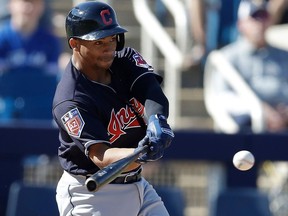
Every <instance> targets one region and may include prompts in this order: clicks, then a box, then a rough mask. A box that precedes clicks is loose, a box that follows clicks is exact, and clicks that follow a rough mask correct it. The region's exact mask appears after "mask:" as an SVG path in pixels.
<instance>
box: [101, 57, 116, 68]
mask: <svg viewBox="0 0 288 216" xmlns="http://www.w3.org/2000/svg"><path fill="white" fill-rule="evenodd" d="M113 61H114V58H106V59H102V61H101V65H102V66H103V67H104V68H106V69H108V68H110V67H111V65H112V63H113Z"/></svg>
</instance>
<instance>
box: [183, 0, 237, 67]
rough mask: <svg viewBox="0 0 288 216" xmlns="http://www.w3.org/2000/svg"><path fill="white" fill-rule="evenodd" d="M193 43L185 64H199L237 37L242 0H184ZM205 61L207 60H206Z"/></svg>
mask: <svg viewBox="0 0 288 216" xmlns="http://www.w3.org/2000/svg"><path fill="white" fill-rule="evenodd" d="M185 1H186V4H187V6H188V8H189V13H188V15H189V20H190V26H191V28H190V29H191V36H192V39H193V46H192V50H191V53H190V55H188V56H187V60H186V63H185V65H186V66H187V67H188V66H189V65H194V64H198V63H199V62H200V61H202V60H204V61H205V57H206V56H207V55H208V53H209V52H210V51H212V50H214V49H218V48H221V47H223V46H225V45H227V44H229V43H231V42H233V41H235V40H236V38H237V36H238V31H237V28H236V22H237V10H238V6H239V2H240V0H185ZM203 63H204V62H203Z"/></svg>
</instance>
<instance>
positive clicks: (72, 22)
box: [53, 1, 174, 216]
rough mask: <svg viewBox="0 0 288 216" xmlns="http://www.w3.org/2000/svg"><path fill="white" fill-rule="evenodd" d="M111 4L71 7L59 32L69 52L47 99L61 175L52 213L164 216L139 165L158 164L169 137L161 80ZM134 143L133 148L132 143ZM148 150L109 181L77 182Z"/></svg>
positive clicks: (164, 209) (101, 3) (83, 215)
mask: <svg viewBox="0 0 288 216" xmlns="http://www.w3.org/2000/svg"><path fill="white" fill-rule="evenodd" d="M125 32H127V31H126V30H125V29H124V28H122V27H121V26H120V25H119V24H118V22H117V18H116V14H115V11H114V10H113V8H111V6H109V5H108V4H106V3H103V2H99V1H98V2H96V1H88V2H84V3H80V4H79V5H78V6H76V7H74V8H72V10H71V11H70V12H69V13H68V16H67V18H66V33H67V38H68V43H69V46H70V47H71V49H72V51H73V54H72V58H71V61H70V62H69V63H68V65H67V68H66V70H65V72H64V74H63V76H62V77H61V81H60V82H59V85H58V88H57V90H56V93H55V97H54V102H53V116H54V119H55V121H56V122H57V125H58V127H59V131H60V135H59V139H60V147H59V151H58V155H59V160H60V163H61V165H62V167H63V169H64V173H63V175H62V177H61V179H60V180H59V183H58V185H57V195H56V199H57V203H58V208H59V212H60V216H64V215H67V216H68V215H69V216H71V215H81V216H85V215H87V216H91V215H94V216H112V215H118V216H136V215H139V216H152V215H157V216H167V215H169V214H168V212H167V210H166V208H165V206H164V204H163V202H162V201H161V198H160V197H159V196H158V195H157V193H156V191H155V190H154V189H153V187H152V185H150V184H149V183H148V182H147V181H146V180H145V178H143V177H141V170H142V164H143V163H146V162H151V161H157V160H159V159H160V158H161V157H162V156H163V154H164V150H165V149H166V148H167V147H169V146H170V144H171V141H172V139H173V137H174V134H173V131H172V130H171V128H170V126H169V125H168V123H167V117H168V111H169V110H168V100H167V98H166V97H165V95H164V94H163V92H162V89H161V87H160V83H161V80H162V79H161V77H160V76H159V75H157V74H156V73H155V72H154V71H153V68H152V66H150V65H149V64H147V62H146V61H145V60H144V59H143V57H142V56H141V55H140V54H139V53H138V52H137V51H136V50H134V49H132V48H124V41H125V38H124V33H125ZM138 143H139V144H138ZM146 143H148V144H147V145H148V146H149V151H148V153H146V154H144V155H142V156H140V157H139V158H138V160H137V161H136V162H134V163H132V164H131V165H129V166H128V167H127V169H126V170H125V171H124V172H123V173H122V174H121V175H120V176H119V177H117V178H116V179H115V180H113V181H112V182H111V183H110V184H106V185H105V186H103V187H102V188H100V189H99V190H98V191H97V192H89V191H88V190H87V189H86V187H85V180H86V179H87V178H88V177H89V176H91V175H92V174H94V173H95V172H97V171H98V170H99V169H101V168H103V167H105V166H107V165H109V164H110V163H112V162H115V161H117V160H119V159H121V158H123V157H126V156H128V155H129V154H131V153H133V152H134V151H135V149H136V148H137V147H138V146H142V145H146Z"/></svg>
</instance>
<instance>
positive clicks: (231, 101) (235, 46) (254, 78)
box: [212, 0, 288, 132]
mask: <svg viewBox="0 0 288 216" xmlns="http://www.w3.org/2000/svg"><path fill="white" fill-rule="evenodd" d="M258 2H259V1H258ZM270 25H271V16H270V15H269V13H268V9H267V4H265V3H261V4H257V3H256V1H248V0H243V1H242V2H241V4H240V6H239V11H238V23H237V26H238V29H239V32H240V35H241V36H240V37H239V39H238V40H237V41H235V42H233V43H231V44H229V45H227V46H225V47H223V48H222V49H221V50H220V51H221V53H222V54H223V55H224V57H225V58H226V59H227V60H228V62H230V63H231V65H232V66H233V67H234V68H235V69H236V70H237V71H238V72H239V74H240V75H241V76H242V77H243V79H244V80H245V81H246V83H247V84H248V85H249V86H250V87H251V89H252V90H253V91H254V92H255V94H256V95H257V96H258V97H259V99H260V100H261V101H262V102H263V112H264V119H265V123H266V129H267V131H269V132H281V131H285V130H287V127H288V107H287V104H288V70H287V68H288V61H287V59H288V52H287V51H285V50H281V49H279V48H275V47H273V46H271V45H269V44H267V42H266V40H265V31H266V29H267V28H268V27H269V26H270ZM214 81H215V83H214V84H212V85H215V89H214V91H215V92H216V94H217V95H218V96H219V97H218V96H217V98H218V100H219V104H218V105H217V106H221V109H225V110H226V111H227V112H228V113H230V114H231V116H232V117H233V118H234V119H235V121H236V122H237V123H238V124H239V126H240V128H241V130H243V131H247V130H248V131H249V130H250V126H251V125H250V124H251V122H250V116H249V115H248V112H247V110H248V107H249V106H250V104H243V103H241V98H240V97H239V96H238V95H237V94H236V93H235V92H234V91H233V90H232V89H231V87H230V86H229V85H228V84H227V82H226V81H225V80H224V79H223V78H222V77H221V76H220V74H219V73H218V77H215V79H214ZM221 101H222V102H221ZM223 101H224V103H223Z"/></svg>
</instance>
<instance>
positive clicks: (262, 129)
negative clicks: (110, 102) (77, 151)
mask: <svg viewBox="0 0 288 216" xmlns="http://www.w3.org/2000/svg"><path fill="white" fill-rule="evenodd" d="M15 1H18V0H15ZM19 1H20V0H19ZM31 1H32V2H33V1H38V0H31ZM2 2H3V4H2V5H7V4H8V2H9V1H8V0H6V1H2ZM79 2H81V1H75V0H74V1H72V0H61V1H56V0H47V1H45V3H46V4H45V9H44V12H43V15H42V16H41V20H40V21H39V22H38V23H39V25H40V26H42V27H45V28H46V27H47V29H49V31H50V32H51V34H53V35H55V37H56V38H57V40H58V42H56V43H55V44H54V45H53V44H51V45H49V46H50V47H52V48H55V49H54V51H55V50H58V51H57V53H56V54H55V55H56V56H57V65H52V64H51V62H48V63H47V62H46V63H47V65H48V66H47V70H46V69H45V71H44V70H43V69H44V63H41V66H40V68H41V69H42V70H41V73H39V72H38V69H39V66H38V69H35V68H33V69H31V67H32V66H31V65H29V66H27V65H25V70H28V71H29V73H26V74H23V73H21V72H23V70H24V69H23V68H20V69H19V68H18V69H17V68H16V66H19V65H20V63H21V62H20V60H19V59H23V58H24V57H23V56H22V55H20V54H19V52H18V51H17V50H16V51H15V52H14V54H13V56H12V57H11V55H12V53H9V52H8V51H3V50H5V49H7V50H13V49H14V48H13V47H12V48H11V47H8V48H7V43H6V42H5V39H3V38H4V36H1V35H5V31H2V30H1V28H2V29H5V22H6V21H9V19H10V18H11V14H10V13H9V9H8V6H7V7H4V6H3V7H1V10H0V16H1V24H0V52H2V53H6V52H8V54H7V56H9V60H7V59H5V55H4V54H3V55H1V54H0V137H1V142H0V150H1V151H0V155H1V157H0V160H1V162H2V166H0V167H1V168H0V172H1V173H2V174H1V177H0V182H1V183H0V215H6V216H12V215H22V216H23V215H24V216H25V215H29V216H31V215H33V213H29V214H26V213H23V211H22V213H17V212H16V211H15V210H11V209H15V208H17V205H19V203H20V202H21V201H20V200H19V201H14V202H13V200H15V199H17V198H20V197H21V196H20V195H19V193H20V192H21V187H25V186H27V187H28V186H29V187H31V188H34V189H35V187H36V188H38V189H39V188H49V189H52V190H54V188H55V187H56V184H57V182H58V179H59V178H60V176H61V174H62V169H61V167H60V166H59V163H58V158H57V148H58V131H57V129H56V127H55V125H54V122H53V120H52V116H51V114H50V113H51V112H50V110H51V103H52V98H53V93H54V90H55V88H56V85H57V82H58V80H59V78H60V77H61V73H63V71H64V68H65V66H66V64H67V63H68V61H69V58H70V55H71V50H70V48H69V47H68V44H67V40H66V36H65V27H64V25H65V17H66V15H67V13H68V12H69V10H70V9H71V8H72V7H73V6H74V5H75V4H77V3H79ZM105 2H107V3H109V4H110V5H111V6H112V7H113V8H114V9H115V11H116V13H117V17H118V22H119V23H120V25H121V26H123V27H124V28H126V29H127V30H128V33H126V34H125V37H126V46H130V47H134V48H135V49H137V50H139V51H140V52H141V54H142V55H143V57H144V58H145V59H146V60H147V62H149V63H150V64H151V65H153V66H154V68H155V71H157V72H158V73H160V74H161V75H163V77H164V82H163V89H164V91H165V93H166V95H167V97H168V99H169V101H170V118H169V122H170V125H171V126H172V127H173V129H174V130H175V134H176V138H175V141H174V144H173V145H172V146H171V148H170V149H168V150H167V153H166V155H165V156H164V158H163V160H161V161H160V162H157V163H151V164H146V165H145V166H144V174H143V175H144V176H145V178H147V179H148V180H149V181H150V182H151V183H152V184H153V185H155V187H156V188H157V189H158V190H159V194H160V195H161V196H163V197H162V198H163V200H164V202H166V203H167V208H168V210H169V211H170V214H171V216H178V215H179V216H180V215H182V216H225V215H229V216H231V215H233V216H238V215H241V216H243V215H245V216H250V215H251V216H252V215H253V216H258V215H259V216H266V215H267V216H268V215H274V216H288V207H287V201H288V185H287V184H288V182H287V178H288V163H287V161H288V157H287V151H288V147H287V141H288V135H287V130H286V123H285V124H284V125H285V126H283V127H281V128H280V129H279V130H276V129H275V127H274V129H271V130H270V125H269V124H268V123H267V122H268V120H267V119H266V117H265V115H266V112H265V111H266V105H265V106H264V105H263V104H264V102H263V99H262V97H261V94H260V95H259V94H258V93H257V92H256V91H255V89H254V88H252V87H250V86H249V84H250V83H249V82H248V80H247V79H245V78H243V77H241V73H238V71H237V67H234V65H233V64H232V63H231V62H229V61H228V60H227V59H225V56H224V55H222V54H223V53H222V52H221V50H222V48H223V47H225V46H226V45H229V44H231V43H233V42H235V41H236V40H237V38H238V37H240V33H239V31H238V30H239V28H238V27H239V23H238V18H239V12H238V9H239V4H240V0H199V1H198V0H121V1H119V0H107V1H105ZM258 2H259V1H258ZM262 3H263V2H262ZM266 3H267V4H269V7H267V8H266V9H265V10H267V12H268V14H269V16H270V17H271V20H270V21H269V27H267V31H265V39H267V44H269V45H271V46H273V47H276V48H277V49H281V50H283V52H284V51H285V53H283V56H284V57H283V59H284V60H285V61H287V60H288V58H285V55H286V57H288V55H287V54H286V51H287V49H288V45H287V39H286V38H287V35H288V28H287V24H286V21H287V20H286V8H288V6H287V0H270V1H269V2H266V1H265V4H266ZM257 4H258V3H257ZM271 5H272V6H271ZM251 10H252V9H251ZM249 13H251V14H250V15H251V17H253V16H254V14H253V16H252V12H249ZM253 18H254V17H253ZM22 19H23V18H22ZM24 29H25V28H24ZM263 34H264V33H263ZM11 41H12V42H11V43H12V44H17V43H18V42H17V41H16V39H14V38H11ZM48 42H49V43H50V42H51V40H49V41H48V40H46V41H45V42H42V43H48ZM36 46H37V45H36ZM21 49H22V51H23V50H24V49H25V48H21ZM22 51H21V52H22ZM251 52H252V51H251ZM265 52H266V51H265ZM27 53H28V51H27ZM221 53H222V54H221ZM228 55H229V54H228ZM231 55H232V54H231ZM7 56H6V57H7ZM240 56H241V55H240ZM266 56H268V54H265V58H263V59H264V62H270V59H266ZM275 56H277V54H275ZM32 57H33V56H32V55H30V57H29V55H28V54H27V56H26V58H27V59H31V58H32ZM35 58H36V57H35ZM24 59H25V58H24ZM37 59H38V60H39V59H40V57H39V56H38V58H36V60H37ZM12 60H13V61H12ZM36 60H35V61H36ZM38 60H37V61H38ZM272 60H273V58H272ZM272 60H271V61H272ZM14 61H15V62H16V63H15V62H14ZM24 62H26V63H27V62H28V60H24ZM12 63H13V65H16V66H15V67H14V68H12V66H11V65H12ZM54 63H55V62H54ZM241 64H245V62H242V63H241ZM247 64H248V63H247ZM7 65H8V66H7ZM52 66H53V67H52ZM45 67H46V66H45ZM271 67H272V66H271ZM274 67H276V68H280V66H279V65H278V67H277V65H276V66H275V65H273V68H274ZM7 68H8V69H9V72H8V69H7ZM11 68H12V69H11ZM51 68H52V69H51ZM287 69H288V68H284V70H285V71H287ZM271 70H272V69H271ZM51 71H53V72H56V73H55V74H53V73H52V72H51ZM30 72H31V73H30ZM42 72H43V73H42ZM259 73H260V72H259ZM40 74H41V75H40ZM217 74H221V76H223V77H224V80H225V82H227V83H228V84H229V85H230V88H232V89H234V90H235V92H236V93H237V94H238V95H240V97H241V100H242V101H243V104H245V105H246V106H247V107H248V108H247V113H248V114H247V115H248V117H249V129H248V130H246V129H247V128H246V126H247V125H245V128H244V129H243V128H242V125H241V124H240V123H239V121H238V119H239V118H234V117H235V116H233V115H231V113H229V112H226V111H224V109H222V107H221V106H220V105H226V104H228V105H229V106H231V107H234V108H235V107H236V108H239V107H240V106H241V105H239V104H238V102H237V103H236V102H235V103H234V99H233V98H229V97H228V98H225V99H223V98H221V96H219V95H218V94H216V91H217V89H214V87H213V86H214V80H215V79H216V78H215V77H217V76H218V75H217ZM239 74H240V76H239ZM272 74H273V73H272ZM286 74H288V71H287V72H286V73H284V72H283V78H282V80H283V81H285V84H286V81H287V82H288V75H286ZM273 80H274V79H272V81H267V83H265V82H262V81H261V82H260V83H262V85H263V86H262V87H263V88H264V89H265V88H268V87H269V84H271V82H273ZM269 89H270V88H269ZM281 89H282V87H281ZM285 93H287V95H288V92H287V91H285V92H284V93H283V94H285ZM285 99H286V98H285V97H283V98H282V101H281V102H282V103H281V111H282V113H285V114H283V116H282V117H280V119H284V118H285V117H284V116H286V113H288V112H287V111H286V109H285V108H286V107H285V104H286V103H288V100H285ZM265 104H266V102H265ZM279 106H280V105H279ZM241 117H242V116H241ZM245 117H246V116H245ZM271 118H272V119H276V117H275V116H273V117H271ZM287 119H288V118H287ZM241 120H242V118H241ZM287 125H288V124H287ZM279 127H280V126H279ZM272 128H273V127H272ZM243 149H245V150H249V151H251V152H252V153H253V154H254V156H255V159H256V164H255V166H254V167H253V168H252V169H251V170H249V171H246V172H243V171H239V170H236V169H235V168H234V167H233V164H232V158H233V155H234V154H235V153H236V152H237V151H239V150H243ZM40 194H41V192H38V195H40ZM38 195H37V196H38ZM52 195H53V193H52ZM33 196H34V197H33ZM40 196H45V194H44V192H43V194H42V195H40ZM49 196H51V194H50V195H49ZM11 197H12V198H11ZM15 197H16V198H15ZM25 197H26V199H25V202H26V203H25V206H26V208H27V206H29V205H30V203H31V202H33V203H34V204H35V202H36V203H37V202H40V201H41V199H37V198H36V200H34V199H35V194H34V195H32V194H29V193H27V194H26V195H25ZM172 198H174V199H172ZM29 200H30V203H29ZM32 200H33V201H32ZM45 202H46V204H47V202H50V201H47V200H45ZM51 202H53V201H51ZM36 205H37V204H36ZM46 206H50V205H48V204H47V205H46ZM51 206H52V207H51V209H50V210H51V212H49V207H48V208H46V209H45V210H44V211H45V212H43V209H42V213H36V211H35V214H34V215H39V216H45V215H50V216H51V215H53V213H52V212H53V211H52V208H54V207H55V205H54V204H51ZM40 207H41V205H40V204H39V208H40ZM19 209H20V207H19ZM27 211H28V210H27ZM24 212H25V211H24ZM55 215H57V214H55Z"/></svg>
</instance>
